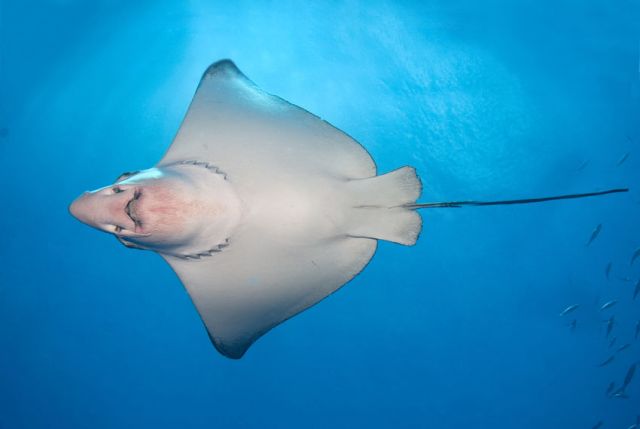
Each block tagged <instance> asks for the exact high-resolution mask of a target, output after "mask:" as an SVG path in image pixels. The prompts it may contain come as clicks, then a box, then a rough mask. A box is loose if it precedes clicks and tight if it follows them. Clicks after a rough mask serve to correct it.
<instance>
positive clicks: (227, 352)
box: [205, 328, 253, 360]
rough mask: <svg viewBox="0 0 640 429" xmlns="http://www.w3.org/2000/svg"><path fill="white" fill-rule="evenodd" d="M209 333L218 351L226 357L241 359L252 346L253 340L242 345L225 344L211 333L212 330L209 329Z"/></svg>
mask: <svg viewBox="0 0 640 429" xmlns="http://www.w3.org/2000/svg"><path fill="white" fill-rule="evenodd" d="M205 329H206V328H205ZM207 334H208V335H209V339H210V340H211V344H213V347H215V348H216V350H217V351H218V353H220V354H221V355H223V356H224V357H227V358H229V359H233V360H239V359H241V358H242V356H244V354H245V353H246V352H247V350H249V347H251V344H253V342H250V343H249V344H242V345H235V346H234V345H229V344H225V343H224V342H223V341H222V340H220V339H217V338H215V337H214V336H213V335H211V332H209V330H208V329H207Z"/></svg>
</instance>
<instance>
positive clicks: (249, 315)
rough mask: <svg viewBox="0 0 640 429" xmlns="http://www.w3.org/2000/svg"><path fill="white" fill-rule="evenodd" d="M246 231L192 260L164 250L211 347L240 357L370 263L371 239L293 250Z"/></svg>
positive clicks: (343, 239) (338, 240) (345, 239)
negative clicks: (174, 255) (275, 329)
mask: <svg viewBox="0 0 640 429" xmlns="http://www.w3.org/2000/svg"><path fill="white" fill-rule="evenodd" d="M257 234H260V231H253V230H251V229H250V228H245V229H244V230H242V231H239V232H238V233H237V234H236V235H235V236H234V239H233V240H231V241H230V244H229V246H228V247H227V248H225V249H224V250H222V251H221V252H220V253H216V254H215V255H213V256H211V257H206V258H202V259H198V260H185V259H178V258H175V257H172V256H166V255H163V257H164V258H165V260H166V261H167V262H168V263H169V264H170V265H171V267H172V268H173V270H174V271H175V272H176V274H177V275H178V277H179V278H180V280H181V282H182V284H183V285H184V286H185V288H186V290H187V292H188V293H189V296H190V297H191V300H192V301H193V303H194V305H195V307H196V308H197V310H198V313H199V314H200V317H201V318H202V321H203V322H204V325H205V327H206V329H207V331H208V333H209V337H210V338H211V340H212V342H213V344H214V345H215V347H216V349H218V351H219V352H220V353H222V354H223V355H225V356H227V357H230V358H233V359H239V358H240V357H242V355H244V353H245V352H246V350H247V349H248V348H249V346H251V344H253V342H254V341H256V340H257V339H258V338H259V337H260V336H262V335H263V334H265V333H266V332H267V331H269V330H270V329H271V328H273V327H275V326H276V325H278V324H280V323H282V322H284V321H285V320H287V319H288V318H290V317H292V316H294V315H296V314H298V313H300V312H301V311H303V310H305V309H307V308H308V307H310V306H312V305H313V304H315V303H317V302H318V301H320V300H322V299H323V298H325V297H326V296H328V295H329V294H331V293H332V292H334V291H335V290H337V289H338V288H340V286H342V285H343V284H345V283H346V282H348V281H349V280H351V279H352V278H353V277H355V276H356V275H357V274H358V273H359V272H360V271H361V270H362V269H363V268H364V266H365V265H366V264H367V262H369V260H370V259H371V257H372V256H373V254H374V253H375V249H376V240H372V239H367V238H350V237H341V238H336V239H332V240H331V241H329V242H323V243H315V244H314V243H312V244H310V245H308V246H305V247H297V248H295V249H292V248H291V247H290V246H287V245H286V243H278V242H277V241H275V240H273V241H272V240H262V241H260V240H256V237H257V236H258V235H257Z"/></svg>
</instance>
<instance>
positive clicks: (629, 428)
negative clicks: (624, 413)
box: [627, 423, 638, 429]
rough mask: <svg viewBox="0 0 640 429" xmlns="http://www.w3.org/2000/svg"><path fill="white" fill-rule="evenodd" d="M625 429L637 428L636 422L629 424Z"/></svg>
mask: <svg viewBox="0 0 640 429" xmlns="http://www.w3.org/2000/svg"><path fill="white" fill-rule="evenodd" d="M627 429H638V423H634V424H632V425H631V426H629V427H628V428H627Z"/></svg>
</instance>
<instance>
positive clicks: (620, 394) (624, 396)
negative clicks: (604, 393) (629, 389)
mask: <svg viewBox="0 0 640 429" xmlns="http://www.w3.org/2000/svg"><path fill="white" fill-rule="evenodd" d="M613 397H614V398H617V399H629V395H627V394H626V393H624V392H617V393H614V394H613Z"/></svg>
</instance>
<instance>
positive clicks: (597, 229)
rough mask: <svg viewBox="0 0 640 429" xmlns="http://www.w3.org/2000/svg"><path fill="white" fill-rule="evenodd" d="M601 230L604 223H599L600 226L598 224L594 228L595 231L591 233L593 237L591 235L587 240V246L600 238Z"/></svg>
mask: <svg viewBox="0 0 640 429" xmlns="http://www.w3.org/2000/svg"><path fill="white" fill-rule="evenodd" d="M600 231H602V224H601V223H600V224H598V226H596V228H595V229H594V230H593V232H592V233H591V237H589V241H587V244H586V245H585V246H589V245H591V243H593V241H594V240H595V239H596V238H598V236H599V235H600Z"/></svg>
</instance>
